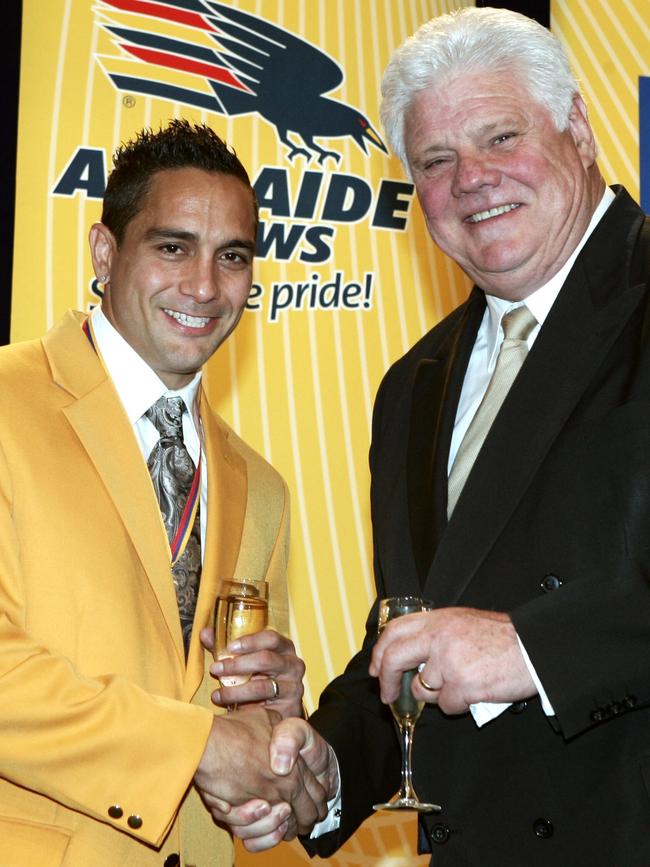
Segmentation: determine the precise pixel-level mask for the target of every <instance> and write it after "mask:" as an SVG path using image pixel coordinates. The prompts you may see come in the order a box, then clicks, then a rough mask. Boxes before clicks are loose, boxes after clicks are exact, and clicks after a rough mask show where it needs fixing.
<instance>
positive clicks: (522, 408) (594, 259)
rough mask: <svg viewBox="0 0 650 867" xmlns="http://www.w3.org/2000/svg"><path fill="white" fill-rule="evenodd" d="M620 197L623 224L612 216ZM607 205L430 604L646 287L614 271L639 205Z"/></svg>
mask: <svg viewBox="0 0 650 867" xmlns="http://www.w3.org/2000/svg"><path fill="white" fill-rule="evenodd" d="M628 202H629V203H630V204H631V205H632V206H633V208H634V216H635V219H634V220H633V224H632V226H631V225H630V220H629V219H623V220H621V210H622V208H623V206H624V205H627V204H628ZM615 206H616V207H615ZM612 209H614V210H613V211H612ZM610 211H612V212H611V213H609V212H608V215H606V216H605V217H604V218H603V220H602V221H601V224H600V225H599V227H598V228H597V230H596V231H595V232H594V235H593V236H592V238H591V239H590V241H589V242H588V245H586V246H585V249H584V251H583V253H582V255H581V256H580V257H579V258H578V260H577V261H576V264H575V265H574V267H573V269H572V271H571V274H570V275H569V277H568V278H567V281H566V284H565V286H564V287H563V289H562V291H561V292H560V294H559V296H558V299H557V301H556V302H555V304H554V306H553V308H552V310H551V312H550V314H549V316H548V319H547V320H546V322H545V323H544V326H543V328H542V330H541V332H540V334H539V336H538V338H537V340H536V342H535V345H534V346H533V348H532V350H531V352H530V353H529V355H528V358H527V359H526V362H525V364H524V366H523V368H522V369H521V371H520V374H519V376H518V377H517V379H516V381H515V383H514V385H513V387H512V389H511V391H510V393H509V394H508V396H507V397H506V400H505V402H504V404H503V406H502V408H501V410H500V412H499V414H498V416H497V418H496V419H495V422H494V424H493V426H492V428H491V430H490V432H489V434H488V436H487V438H486V440H485V443H484V445H483V448H482V450H481V452H480V454H479V456H478V458H477V460H476V463H475V465H474V467H473V468H472V471H471V473H470V476H469V477H468V480H467V484H466V486H465V489H464V490H463V493H462V494H461V497H460V499H459V501H458V504H457V506H456V509H455V511H454V514H453V515H452V518H451V520H450V522H449V524H448V526H447V530H446V531H445V533H444V534H443V536H442V538H441V540H440V544H439V546H438V548H437V550H436V554H435V556H434V559H433V562H432V565H431V568H430V570H429V574H428V577H427V580H426V583H425V593H427V594H428V595H430V596H431V595H432V596H433V598H434V599H435V601H436V604H437V605H450V604H454V603H456V602H457V601H458V600H459V598H460V597H461V595H462V593H463V592H464V590H465V588H466V587H467V585H468V584H469V582H470V581H471V580H472V578H473V576H474V575H475V574H476V571H477V569H478V568H479V566H480V565H481V563H482V561H483V560H484V559H485V557H486V556H487V554H488V552H489V550H490V548H491V547H492V545H493V544H494V542H495V540H496V539H497V537H498V536H499V534H500V533H501V531H502V530H503V528H504V526H505V525H506V524H507V522H508V520H509V518H510V516H511V514H512V513H513V511H514V509H515V508H516V506H517V504H518V503H519V501H520V500H521V498H522V497H523V495H524V494H525V492H526V490H527V488H528V486H529V484H530V482H531V480H532V478H533V476H534V475H535V473H536V472H537V470H538V469H539V467H540V464H541V463H542V461H543V460H544V458H545V456H546V455H547V453H548V451H549V449H550V448H551V446H552V444H553V442H554V440H555V439H556V438H557V436H558V434H559V433H560V432H561V430H562V428H563V427H564V425H565V424H566V422H567V419H568V418H569V416H570V414H571V412H572V410H573V409H574V408H575V406H576V404H577V403H578V402H579V400H580V399H581V397H582V396H583V394H584V393H585V391H586V389H587V387H588V385H589V383H590V381H591V380H592V379H593V377H594V375H595V373H596V371H597V370H598V368H599V366H600V365H601V364H602V363H603V361H604V360H605V358H606V356H607V353H608V351H609V349H610V347H611V346H612V344H613V342H614V341H615V339H616V337H617V336H618V335H619V334H620V332H621V330H622V329H623V327H624V326H625V324H626V323H627V322H628V320H629V318H630V316H631V314H632V313H633V311H634V310H635V309H636V307H637V306H638V304H639V302H640V300H641V298H642V297H643V295H644V294H645V292H646V288H645V286H643V285H637V286H632V287H629V288H627V287H625V284H624V282H623V281H624V279H625V275H626V274H627V269H625V268H624V269H623V274H621V255H623V259H625V255H626V253H625V251H626V250H627V251H628V253H629V256H628V261H629V257H631V251H632V246H633V245H631V244H630V236H631V237H633V238H636V235H637V234H638V229H639V225H640V221H641V219H642V218H641V216H640V212H639V210H638V208H636V206H635V205H634V203H632V202H631V200H630V199H629V197H628V198H627V201H624V202H623V203H622V204H621V203H620V202H618V203H613V204H612V206H611V208H610ZM603 245H604V247H605V248H606V250H607V251H608V253H609V255H605V257H604V263H603V262H602V261H599V260H602V259H603ZM611 251H615V253H616V258H615V257H614V256H613V255H612V253H611ZM621 251H623V253H622V252H621ZM621 284H623V286H624V289H623V291H621V289H620V286H621Z"/></svg>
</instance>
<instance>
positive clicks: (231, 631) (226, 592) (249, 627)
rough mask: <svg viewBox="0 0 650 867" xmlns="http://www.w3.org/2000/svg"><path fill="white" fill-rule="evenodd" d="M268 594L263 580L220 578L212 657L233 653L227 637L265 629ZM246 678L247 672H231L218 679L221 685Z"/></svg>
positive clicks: (217, 657)
mask: <svg viewBox="0 0 650 867" xmlns="http://www.w3.org/2000/svg"><path fill="white" fill-rule="evenodd" d="M268 598H269V585H268V582H267V581H257V580H255V579H248V578H246V579H243V578H242V579H239V580H236V581H223V582H222V584H221V588H220V590H219V596H218V598H217V605H216V609H215V618H214V636H215V641H214V650H215V658H216V659H231V658H232V656H233V654H232V653H229V652H228V645H229V644H230V642H231V641H235V639H237V638H241V637H242V636H243V635H251V634H252V633H253V632H261V631H262V630H263V629H266V625H267V622H268ZM250 678H251V675H250V674H231V675H222V676H221V677H220V678H219V680H220V682H221V685H222V686H239V685H241V684H243V683H247V682H248V681H249V680H250ZM236 708H237V705H228V708H227V710H228V711H232V710H236Z"/></svg>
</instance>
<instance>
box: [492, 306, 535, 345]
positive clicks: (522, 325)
mask: <svg viewBox="0 0 650 867" xmlns="http://www.w3.org/2000/svg"><path fill="white" fill-rule="evenodd" d="M536 325H537V320H536V319H535V317H534V316H533V314H532V313H531V312H530V310H529V309H528V307H526V305H525V304H522V306H521V307H515V309H514V310H510V311H509V312H508V313H506V315H505V316H504V317H503V319H502V320H501V327H502V328H503V334H504V339H505V340H528V335H529V334H530V332H531V331H532V330H533V328H534V327H535V326H536Z"/></svg>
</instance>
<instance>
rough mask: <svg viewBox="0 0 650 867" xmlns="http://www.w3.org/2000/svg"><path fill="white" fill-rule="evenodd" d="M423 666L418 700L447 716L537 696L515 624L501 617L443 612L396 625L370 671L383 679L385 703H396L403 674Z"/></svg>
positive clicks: (462, 611)
mask: <svg viewBox="0 0 650 867" xmlns="http://www.w3.org/2000/svg"><path fill="white" fill-rule="evenodd" d="M423 662H424V663H425V665H424V667H423V668H422V669H421V671H420V672H419V674H420V677H419V678H418V677H415V678H414V679H413V684H412V690H413V695H414V696H415V697H416V698H417V699H419V700H420V701H427V702H432V703H434V704H438V705H439V706H440V709H441V710H442V711H444V712H445V713H447V714H459V713H465V712H466V711H467V710H468V709H469V705H470V704H475V703H478V702H482V701H486V702H513V701H520V700H522V699H526V698H530V697H531V696H533V695H535V693H536V692H537V690H536V688H535V684H534V683H533V680H532V678H531V676H530V674H529V672H528V668H527V667H526V663H525V662H524V659H523V656H522V653H521V650H520V647H519V642H518V640H517V633H516V632H515V628H514V626H513V624H512V621H511V620H510V617H509V616H508V615H507V614H503V613H500V612H496V611H480V610H477V609H475V608H439V609H436V610H434V611H426V612H421V613H417V614H407V615H405V616H403V617H397V618H395V620H391V621H390V622H389V623H388V624H386V626H385V627H384V629H383V631H382V634H381V635H380V637H379V639H378V641H377V644H376V645H375V648H374V650H373V654H372V661H371V664H370V669H369V670H370V674H371V675H372V676H373V677H378V678H379V681H380V684H381V698H382V701H383V702H385V703H386V704H390V702H392V701H394V700H395V699H396V698H397V696H398V694H399V690H400V681H401V678H402V673H403V672H405V671H409V670H410V669H413V668H417V667H418V666H419V665H420V664H421V663H423ZM422 681H423V682H424V683H425V684H428V685H429V686H430V687H432V689H426V688H425V687H424V686H422Z"/></svg>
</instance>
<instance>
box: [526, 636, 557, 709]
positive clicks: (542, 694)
mask: <svg viewBox="0 0 650 867" xmlns="http://www.w3.org/2000/svg"><path fill="white" fill-rule="evenodd" d="M517 641H518V642H519V648H520V650H521V655H522V656H523V657H524V662H525V663H526V668H527V669H528V673H529V674H530V676H531V677H532V679H533V683H534V684H535V686H536V687H537V692H538V694H539V698H540V701H541V702H542V710H543V711H544V713H545V714H546V716H555V711H554V710H553V705H552V704H551V702H550V700H549V697H548V696H547V695H546V691H545V689H544V687H543V686H542V682H541V680H540V679H539V677H537V672H536V671H535V669H534V668H533V663H532V662H531V661H530V656H528V654H527V653H526V648H525V647H524V645H523V644H522V643H521V638H519V636H517Z"/></svg>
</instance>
